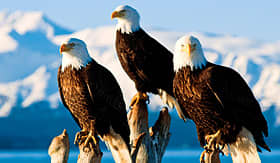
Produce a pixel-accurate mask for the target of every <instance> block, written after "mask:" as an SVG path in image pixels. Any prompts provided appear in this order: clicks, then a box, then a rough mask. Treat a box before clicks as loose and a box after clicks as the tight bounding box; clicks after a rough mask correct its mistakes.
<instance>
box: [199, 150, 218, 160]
mask: <svg viewBox="0 0 280 163" xmlns="http://www.w3.org/2000/svg"><path fill="white" fill-rule="evenodd" d="M200 163H221V161H220V150H218V149H213V150H211V151H206V150H204V151H203V152H202V154H201V157H200Z"/></svg>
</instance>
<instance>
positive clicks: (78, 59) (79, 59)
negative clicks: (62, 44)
mask: <svg viewBox="0 0 280 163" xmlns="http://www.w3.org/2000/svg"><path fill="white" fill-rule="evenodd" d="M91 61H92V58H91V57H90V56H89V54H87V55H84V54H83V55H77V54H76V56H74V55H72V54H69V53H65V54H63V56H62V65H61V71H62V72H63V71H64V69H65V68H66V67H69V66H71V67H72V69H76V70H79V69H81V68H82V67H86V66H87V65H88V64H89V63H90V62H91Z"/></svg>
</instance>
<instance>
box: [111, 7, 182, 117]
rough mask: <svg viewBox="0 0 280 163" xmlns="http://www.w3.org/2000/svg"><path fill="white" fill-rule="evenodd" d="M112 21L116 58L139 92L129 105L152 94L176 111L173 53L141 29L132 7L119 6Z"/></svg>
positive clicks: (136, 14) (177, 106)
mask: <svg viewBox="0 0 280 163" xmlns="http://www.w3.org/2000/svg"><path fill="white" fill-rule="evenodd" d="M111 18H112V19H113V18H116V19H117V20H118V24H117V26H116V51H117V54H118V58H119V60H120V62H121V65H122V67H123V69H124V70H125V72H126V73H127V74H128V76H129V77H130V79H132V80H133V81H134V83H135V87H136V89H137V91H138V93H137V94H136V96H134V98H133V99H132V103H131V105H130V106H132V105H133V103H134V102H135V101H138V100H139V99H141V98H142V99H145V98H146V99H147V98H148V96H147V94H146V93H147V92H151V93H153V94H159V95H160V96H161V98H162V100H163V102H164V103H166V104H168V105H169V106H170V107H173V106H175V107H176V109H179V105H178V103H177V102H176V100H175V99H174V98H173V91H172V89H173V88H172V87H173V86H172V85H173V84H172V81H173V77H174V69H173V54H172V53H171V52H170V51H169V50H168V49H166V48H165V47H164V46H162V45H161V44H160V43H159V42H157V41H156V40H155V39H153V38H152V37H150V36H149V35H148V34H147V33H146V32H145V31H144V30H143V29H142V28H141V27H140V22H139V21H140V16H139V14H138V12H137V11H136V10H135V9H134V8H132V7H130V6H127V5H124V6H119V7H117V8H116V9H115V11H114V12H113V13H112V15H111ZM179 113H180V110H179ZM181 115H182V114H181ZM179 116H180V115H179ZM181 118H183V119H184V117H181Z"/></svg>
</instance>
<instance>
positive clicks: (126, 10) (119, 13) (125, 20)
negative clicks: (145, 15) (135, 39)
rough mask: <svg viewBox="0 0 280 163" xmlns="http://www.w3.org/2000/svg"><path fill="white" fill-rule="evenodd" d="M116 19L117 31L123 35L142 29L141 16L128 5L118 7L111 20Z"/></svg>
mask: <svg viewBox="0 0 280 163" xmlns="http://www.w3.org/2000/svg"><path fill="white" fill-rule="evenodd" d="M114 18H116V19H117V20H118V24H117V30H121V33H127V34H129V33H132V32H136V31H138V30H139V29H140V15H139V14H138V12H137V11H136V9H134V8H132V7H130V6H128V5H121V6H118V7H117V8H116V9H115V11H114V12H113V13H112V15H111V19H114Z"/></svg>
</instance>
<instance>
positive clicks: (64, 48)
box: [59, 44, 72, 54]
mask: <svg viewBox="0 0 280 163" xmlns="http://www.w3.org/2000/svg"><path fill="white" fill-rule="evenodd" d="M71 49H72V46H70V45H69V44H62V45H61V46H60V49H59V52H60V54H62V52H67V51H69V50H71Z"/></svg>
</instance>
